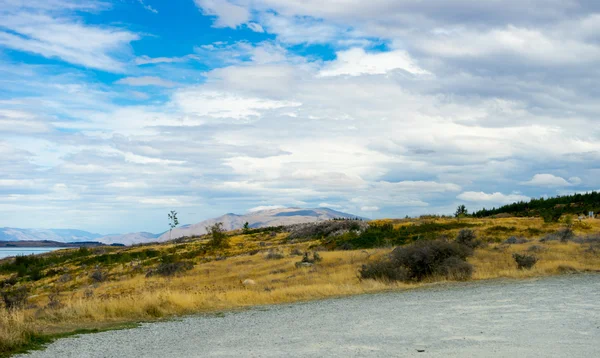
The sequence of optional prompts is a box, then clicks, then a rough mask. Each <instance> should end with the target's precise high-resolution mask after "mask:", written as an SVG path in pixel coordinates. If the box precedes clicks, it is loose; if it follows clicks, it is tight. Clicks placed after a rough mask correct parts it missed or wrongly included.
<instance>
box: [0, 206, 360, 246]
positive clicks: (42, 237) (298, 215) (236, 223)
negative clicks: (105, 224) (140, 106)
mask: <svg viewBox="0 0 600 358" xmlns="http://www.w3.org/2000/svg"><path fill="white" fill-rule="evenodd" d="M334 218H359V219H362V220H369V219H367V218H364V217H360V216H357V215H353V214H348V213H344V212H341V211H337V210H333V209H329V208H312V209H311V208H298V207H290V208H274V209H265V210H257V211H251V212H248V213H246V214H235V213H227V214H224V215H221V216H219V217H216V218H210V219H206V220H203V221H200V222H198V223H195V224H185V225H181V226H179V227H177V228H175V229H173V231H172V232H171V235H169V231H166V232H162V233H158V234H154V233H150V232H144V231H142V232H132V233H127V234H110V235H102V234H97V233H92V232H88V231H84V230H78V229H20V228H11V227H2V228H0V242H5V241H13V242H16V241H55V242H60V243H78V242H82V243H83V242H91V241H97V242H102V243H104V244H107V245H111V244H124V245H133V244H139V243H147V242H152V241H167V240H169V238H171V239H176V238H179V237H182V236H199V235H203V234H205V233H206V226H211V225H214V224H215V223H217V222H222V223H223V228H224V229H225V230H237V229H241V228H242V227H243V226H244V223H246V222H248V224H249V226H250V227H252V228H259V227H266V226H281V225H292V224H300V223H308V222H316V221H325V220H331V219H334Z"/></svg>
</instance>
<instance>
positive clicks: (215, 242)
mask: <svg viewBox="0 0 600 358" xmlns="http://www.w3.org/2000/svg"><path fill="white" fill-rule="evenodd" d="M206 232H208V234H209V235H210V236H211V239H210V245H211V246H213V247H216V248H227V247H228V246H229V242H228V240H227V235H226V234H225V230H224V229H223V223H221V222H218V223H215V224H213V225H211V226H207V227H206Z"/></svg>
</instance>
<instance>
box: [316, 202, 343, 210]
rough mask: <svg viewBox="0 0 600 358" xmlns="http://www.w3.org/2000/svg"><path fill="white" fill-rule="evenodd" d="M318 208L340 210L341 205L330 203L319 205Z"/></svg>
mask: <svg viewBox="0 0 600 358" xmlns="http://www.w3.org/2000/svg"><path fill="white" fill-rule="evenodd" d="M319 207H320V208H330V209H340V208H342V206H341V205H337V204H330V203H320V204H319Z"/></svg>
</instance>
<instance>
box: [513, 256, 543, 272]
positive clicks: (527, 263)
mask: <svg viewBox="0 0 600 358" xmlns="http://www.w3.org/2000/svg"><path fill="white" fill-rule="evenodd" d="M513 258H514V259H515V262H516V263H517V268H518V269H519V270H524V269H527V270H530V269H531V268H532V267H533V266H535V264H536V262H538V258H537V257H535V256H534V255H527V254H518V253H514V254H513Z"/></svg>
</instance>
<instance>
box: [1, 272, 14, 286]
mask: <svg viewBox="0 0 600 358" xmlns="http://www.w3.org/2000/svg"><path fill="white" fill-rule="evenodd" d="M17 282H19V278H18V277H17V275H12V276H10V277H9V278H7V279H4V280H2V281H0V288H5V287H10V286H14V285H16V284H17Z"/></svg>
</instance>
